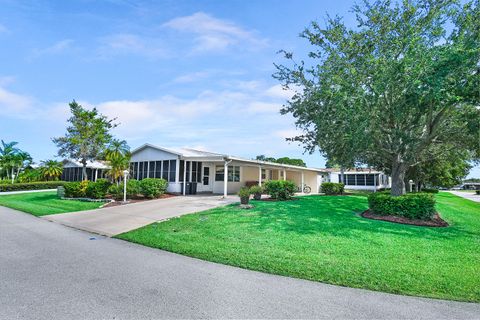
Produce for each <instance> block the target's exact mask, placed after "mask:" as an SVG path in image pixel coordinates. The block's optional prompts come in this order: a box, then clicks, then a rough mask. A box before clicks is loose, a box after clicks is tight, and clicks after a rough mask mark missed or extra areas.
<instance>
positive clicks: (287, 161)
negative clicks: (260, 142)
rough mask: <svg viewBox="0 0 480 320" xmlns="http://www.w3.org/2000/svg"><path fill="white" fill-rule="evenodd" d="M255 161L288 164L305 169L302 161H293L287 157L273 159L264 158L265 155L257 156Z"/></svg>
mask: <svg viewBox="0 0 480 320" xmlns="http://www.w3.org/2000/svg"><path fill="white" fill-rule="evenodd" d="M255 160H259V161H266V162H275V163H283V164H288V165H291V166H299V167H306V166H307V164H306V163H305V162H304V161H303V160H302V159H294V158H289V157H281V158H273V157H266V156H265V155H263V154H262V155H259V156H257V157H256V158H255Z"/></svg>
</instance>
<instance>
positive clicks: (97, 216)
mask: <svg viewBox="0 0 480 320" xmlns="http://www.w3.org/2000/svg"><path fill="white" fill-rule="evenodd" d="M234 202H238V197H236V196H231V197H230V196H229V197H227V198H226V199H223V198H221V196H219V195H203V196H185V197H184V196H178V197H172V198H166V199H158V200H150V201H144V202H137V203H132V204H128V205H122V206H114V207H107V208H101V209H95V210H87V211H79V212H70V213H63V214H52V215H48V216H43V217H42V218H43V219H47V220H49V221H54V222H57V223H60V224H63V225H66V226H69V227H73V228H76V229H80V230H85V231H89V232H93V233H98V234H100V235H105V236H109V237H111V236H114V235H117V234H120V233H123V232H127V231H130V230H133V229H137V228H140V227H143V226H145V225H147V224H150V223H153V222H155V221H160V220H165V219H169V218H172V217H177V216H181V215H184V214H188V213H193V212H198V211H203V210H207V209H211V208H216V207H219V206H225V205H227V204H230V203H234Z"/></svg>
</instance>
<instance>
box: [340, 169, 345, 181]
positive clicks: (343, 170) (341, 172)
mask: <svg viewBox="0 0 480 320" xmlns="http://www.w3.org/2000/svg"><path fill="white" fill-rule="evenodd" d="M344 181H345V168H344V167H343V166H341V167H340V181H339V182H340V183H345V182H344Z"/></svg>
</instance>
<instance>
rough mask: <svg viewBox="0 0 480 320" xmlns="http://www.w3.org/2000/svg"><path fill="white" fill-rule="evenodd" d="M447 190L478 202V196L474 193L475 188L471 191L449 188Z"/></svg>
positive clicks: (479, 198) (479, 200)
mask: <svg viewBox="0 0 480 320" xmlns="http://www.w3.org/2000/svg"><path fill="white" fill-rule="evenodd" d="M448 192H450V193H451V194H454V195H456V196H459V197H462V198H465V199H468V200H472V201H475V202H480V196H479V195H477V194H475V190H472V191H471V192H465V191H455V190H449V191H448Z"/></svg>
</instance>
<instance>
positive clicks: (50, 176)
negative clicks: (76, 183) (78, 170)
mask: <svg viewBox="0 0 480 320" xmlns="http://www.w3.org/2000/svg"><path fill="white" fill-rule="evenodd" d="M40 171H41V172H42V175H43V177H44V178H45V179H46V180H47V181H50V180H58V178H59V177H60V176H61V175H62V171H63V163H61V162H59V161H55V160H45V161H42V162H41V168H40Z"/></svg>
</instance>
